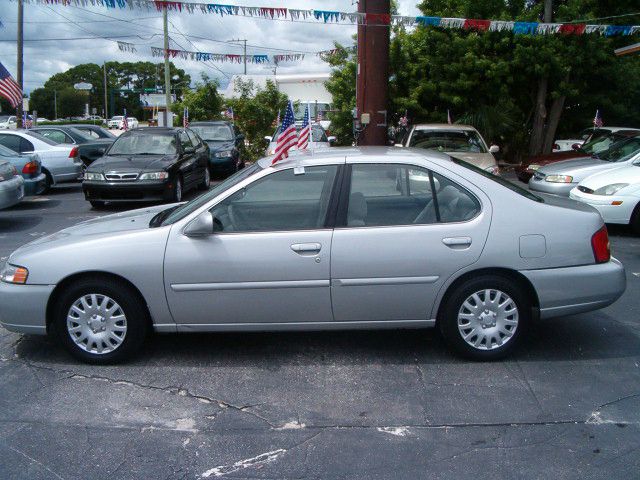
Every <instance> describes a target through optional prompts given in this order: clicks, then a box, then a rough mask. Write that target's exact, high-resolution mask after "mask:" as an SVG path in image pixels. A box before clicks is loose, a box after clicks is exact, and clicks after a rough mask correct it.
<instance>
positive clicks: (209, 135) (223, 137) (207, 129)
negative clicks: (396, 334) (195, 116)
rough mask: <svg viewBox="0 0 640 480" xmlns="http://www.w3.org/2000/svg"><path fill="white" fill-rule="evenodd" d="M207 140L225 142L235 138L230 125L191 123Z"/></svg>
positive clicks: (195, 130) (194, 129)
mask: <svg viewBox="0 0 640 480" xmlns="http://www.w3.org/2000/svg"><path fill="white" fill-rule="evenodd" d="M190 128H191V130H193V131H194V132H196V133H197V134H198V136H199V137H200V138H202V139H203V140H204V141H205V142H225V141H230V140H233V130H231V128H229V126H228V125H190Z"/></svg>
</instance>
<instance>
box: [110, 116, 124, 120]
mask: <svg viewBox="0 0 640 480" xmlns="http://www.w3.org/2000/svg"><path fill="white" fill-rule="evenodd" d="M122 118H123V117H111V120H122Z"/></svg>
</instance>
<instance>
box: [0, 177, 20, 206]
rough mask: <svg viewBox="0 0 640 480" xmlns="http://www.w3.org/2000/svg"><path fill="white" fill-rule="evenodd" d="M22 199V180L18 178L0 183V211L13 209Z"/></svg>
mask: <svg viewBox="0 0 640 480" xmlns="http://www.w3.org/2000/svg"><path fill="white" fill-rule="evenodd" d="M23 198H24V179H23V178H22V177H20V176H16V177H13V178H12V179H11V180H6V181H4V182H0V209H2V208H9V207H13V206H14V205H16V204H17V203H20V201H21V200H22V199H23Z"/></svg>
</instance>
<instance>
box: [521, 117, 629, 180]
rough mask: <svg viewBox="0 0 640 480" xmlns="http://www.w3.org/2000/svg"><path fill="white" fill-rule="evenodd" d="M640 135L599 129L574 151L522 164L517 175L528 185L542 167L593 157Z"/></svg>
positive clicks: (537, 158)
mask: <svg viewBox="0 0 640 480" xmlns="http://www.w3.org/2000/svg"><path fill="white" fill-rule="evenodd" d="M636 135H640V130H635V129H631V128H629V129H613V128H610V129H597V130H594V132H593V134H592V135H591V136H590V138H588V139H587V140H586V141H585V143H584V144H583V145H582V146H580V147H577V148H575V149H574V150H569V151H564V152H555V153H548V154H546V155H537V156H535V157H531V158H529V159H528V160H526V161H524V162H522V163H521V164H520V165H518V166H517V167H516V168H515V172H516V175H517V176H518V179H519V180H520V181H521V182H524V183H528V182H529V179H530V178H531V177H532V176H533V174H534V173H535V172H536V170H538V169H539V168H540V167H543V166H545V165H548V164H550V163H556V162H560V161H562V160H570V159H574V158H580V157H587V158H588V157H591V156H592V155H594V154H596V153H600V152H604V151H605V150H608V149H609V147H610V146H611V145H613V144H614V143H616V142H618V141H619V140H624V139H626V138H629V137H635V136H636Z"/></svg>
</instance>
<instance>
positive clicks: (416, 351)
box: [17, 312, 640, 368]
mask: <svg viewBox="0 0 640 480" xmlns="http://www.w3.org/2000/svg"><path fill="white" fill-rule="evenodd" d="M638 352H640V338H638V337H637V336H636V335H635V334H634V332H633V331H632V330H631V329H630V328H628V327H627V326H625V325H623V324H621V323H618V322H617V321H615V320H614V319H613V318H611V317H609V316H608V315H606V314H603V313H598V312H595V313H591V314H585V315H575V316H569V317H560V318H555V319H550V320H542V321H539V322H537V323H536V324H534V325H533V326H532V327H531V329H530V330H529V336H528V338H527V340H526V341H525V342H524V343H523V344H522V345H521V346H520V348H519V349H518V350H517V351H516V352H514V354H513V355H512V356H510V357H509V358H508V359H507V360H505V362H512V361H526V362H549V361H551V362H554V361H557V362H566V361H584V360H595V359H597V360H604V359H616V358H626V357H637V356H638ZM17 354H18V356H19V357H21V358H25V359H28V360H29V361H32V362H44V363H47V362H53V363H59V364H74V363H76V362H75V361H74V360H73V359H72V358H71V357H70V356H69V355H68V354H67V353H66V352H65V351H63V349H62V348H61V347H60V346H59V345H58V344H57V342H56V341H55V340H54V339H53V338H50V337H39V336H25V337H24V339H23V340H22V341H20V342H19V344H18V346H17ZM373 361H374V362H375V363H377V364H411V363H416V362H420V363H445V364H447V363H469V361H468V360H464V359H461V358H458V357H456V356H455V355H453V354H452V353H451V352H450V351H449V349H448V348H447V345H446V344H445V342H444V340H443V339H442V337H441V336H440V334H439V332H438V331H437V330H436V329H419V330H354V331H325V332H275V333H274V332H268V333H264V332H262V333H260V332H246V333H198V334H184V333H181V334H155V335H151V336H150V338H149V340H148V341H147V343H146V344H145V346H144V347H143V350H142V352H141V353H140V355H138V356H136V357H135V358H134V359H132V360H131V361H130V362H129V364H154V365H171V366H173V367H179V366H194V365H197V366H202V365H210V366H216V365H226V366H229V365H230V364H232V365H234V366H256V365H259V366H260V367H261V368H277V366H278V365H285V364H296V365H300V364H301V365H306V364H308V365H318V364H322V363H328V364H331V363H340V364H347V365H348V364H357V365H361V364H369V363H372V362H373Z"/></svg>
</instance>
